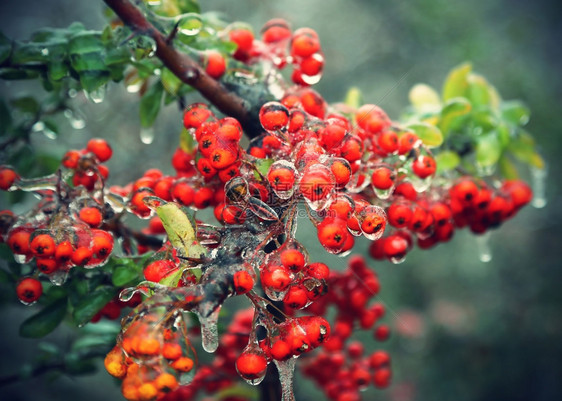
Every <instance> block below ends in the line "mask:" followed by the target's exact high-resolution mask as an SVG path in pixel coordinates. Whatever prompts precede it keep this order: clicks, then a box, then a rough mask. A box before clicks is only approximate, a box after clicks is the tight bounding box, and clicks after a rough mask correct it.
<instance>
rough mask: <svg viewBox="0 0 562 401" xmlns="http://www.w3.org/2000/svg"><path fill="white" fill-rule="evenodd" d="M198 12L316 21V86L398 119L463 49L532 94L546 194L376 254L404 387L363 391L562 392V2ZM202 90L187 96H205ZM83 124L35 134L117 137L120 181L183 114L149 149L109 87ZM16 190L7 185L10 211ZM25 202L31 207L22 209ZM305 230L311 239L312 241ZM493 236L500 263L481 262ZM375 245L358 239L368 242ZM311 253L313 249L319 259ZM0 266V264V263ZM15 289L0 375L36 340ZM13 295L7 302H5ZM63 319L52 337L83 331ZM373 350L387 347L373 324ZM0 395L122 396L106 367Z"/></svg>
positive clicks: (528, 99) (35, 15) (19, 20)
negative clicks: (495, 219)
mask: <svg viewBox="0 0 562 401" xmlns="http://www.w3.org/2000/svg"><path fill="white" fill-rule="evenodd" d="M200 3H201V6H202V9H203V11H210V10H217V11H219V12H222V13H223V14H224V15H225V18H227V19H229V20H233V21H234V20H241V21H247V22H249V23H250V24H251V25H252V26H253V27H254V29H255V30H256V31H258V30H259V28H260V27H261V26H262V25H263V24H264V23H265V22H266V21H267V20H268V19H270V18H273V17H283V18H286V19H287V20H288V21H290V22H291V23H292V25H293V27H301V26H309V27H312V28H314V29H316V30H317V32H318V33H319V35H320V38H321V42H322V48H323V50H324V52H325V56H326V59H327V63H326V68H325V73H324V77H323V79H322V81H321V82H320V83H319V84H318V85H317V87H316V88H317V90H318V91H319V92H320V93H322V94H323V95H324V96H325V98H326V99H327V100H328V101H330V102H336V101H339V100H341V99H342V98H343V96H344V95H345V93H346V90H347V89H348V88H349V87H350V86H357V87H359V88H360V89H361V90H362V92H363V96H364V100H365V101H366V102H369V103H377V104H379V105H380V106H382V107H383V108H384V109H385V110H387V111H388V113H389V114H390V116H391V117H394V118H397V117H398V116H399V115H400V112H401V110H402V109H403V107H404V106H406V105H407V93H408V90H409V88H410V87H411V86H412V85H414V84H415V83H418V82H425V83H428V84H430V85H432V86H434V87H436V88H440V87H441V83H442V81H443V78H444V77H445V75H446V73H447V71H448V70H450V69H451V68H452V67H454V66H456V65H458V64H460V63H461V62H463V61H466V60H469V61H472V63H473V65H474V69H475V70H476V71H477V72H480V73H482V74H483V75H484V76H486V77H487V78H488V79H489V80H490V82H492V83H493V84H495V86H496V87H497V88H498V89H499V92H500V94H501V95H502V97H503V98H504V99H515V98H518V99H522V100H523V101H524V102H525V103H526V104H527V105H528V106H529V107H530V108H531V110H532V112H533V113H532V116H531V121H530V123H529V125H528V129H529V131H530V132H532V133H533V134H534V135H535V137H536V138H537V142H538V143H540V144H541V147H542V154H543V155H544V157H545V159H546V160H547V161H548V164H549V172H550V174H549V176H548V179H547V198H548V204H547V205H546V207H544V208H542V209H533V208H531V207H527V208H525V209H524V210H523V211H522V212H521V213H520V214H519V215H518V216H517V217H516V218H515V219H514V220H511V221H509V222H507V223H506V224H504V225H503V226H502V227H501V228H500V229H499V230H496V231H494V232H492V233H491V235H490V237H489V238H487V239H485V240H481V241H480V243H478V242H477V240H476V239H475V238H474V237H473V236H471V235H469V234H468V233H466V232H457V233H456V235H455V238H454V239H453V240H452V241H451V242H450V243H448V244H446V245H440V246H439V247H437V248H435V249H433V250H431V251H419V250H416V251H414V252H412V253H411V254H410V255H409V256H408V259H407V260H406V262H404V263H403V264H401V265H397V266H395V265H391V264H390V263H383V262H374V261H371V262H370V265H371V266H372V267H374V268H375V269H376V270H377V272H378V273H379V275H380V276H381V282H382V291H381V294H380V297H379V299H380V300H381V301H383V302H384V303H385V304H386V306H387V308H388V313H387V317H386V321H387V322H388V323H390V324H391V325H392V326H393V327H394V332H393V336H392V338H391V340H390V341H388V342H386V343H385V344H383V345H382V348H385V349H388V350H389V351H390V352H391V354H392V356H393V362H392V364H393V373H394V384H393V385H392V386H391V388H390V389H388V390H386V391H376V390H373V389H372V388H371V389H369V390H368V391H367V392H366V393H365V396H364V399H365V400H372V399H373V400H375V399H376V400H392V401H409V400H456V401H465V400H466V401H469V400H470V401H472V400H494V401H501V400H545V401H546V400H548V401H552V400H561V399H562V380H561V378H562V341H561V339H562V309H561V307H562V289H561V286H562V263H561V259H562V252H561V249H562V215H561V211H562V201H561V186H560V185H559V183H560V176H559V174H560V173H561V172H562V169H561V167H562V166H561V162H560V157H559V155H560V154H561V153H562V121H561V116H562V113H561V112H562V108H561V106H560V104H561V102H560V99H561V95H562V79H561V74H562V54H561V52H562V46H561V45H560V44H561V43H562V24H561V21H562V3H560V2H558V1H554V0H552V1H549V0H538V1H534V2H529V1H524V0H473V1H458V0H427V1H403V0H395V1H367V0H362V1H361V0H346V1H343V0H290V1H272V0H265V1H263V0H246V1H231V0H201V1H200ZM102 10H103V7H102V2H101V1H93V0H50V1H38V0H18V1H10V2H8V1H4V2H0V29H1V30H2V31H3V32H4V33H5V34H6V35H8V36H9V37H12V38H18V39H25V38H27V37H29V35H30V34H31V32H33V31H34V30H36V29H38V28H40V27H43V26H52V27H66V26H68V25H69V24H70V23H71V22H72V21H82V22H84V24H85V25H86V26H87V27H89V28H92V29H100V28H102V27H103V25H104V22H105V20H104V17H103V14H102ZM37 90H38V89H37V88H36V87H33V86H30V85H28V84H20V83H18V82H13V83H11V84H10V85H7V84H6V83H5V82H0V92H1V94H2V96H5V97H9V96H12V95H21V94H23V93H26V92H30V91H37ZM196 99H197V97H196V96H193V98H192V99H190V100H196ZM77 102H82V103H81V104H79V107H80V110H81V111H82V113H83V114H84V115H85V117H86V118H87V125H86V127H85V128H84V129H82V130H76V129H73V128H72V127H71V125H70V124H68V123H67V124H66V125H64V124H62V125H61V127H63V129H62V133H61V135H60V139H59V140H57V141H49V140H48V139H46V138H42V137H36V138H34V143H33V144H34V146H37V147H40V148H41V149H43V150H44V152H45V153H47V154H50V155H52V156H54V157H57V158H60V157H61V156H62V154H63V153H64V151H65V150H66V149H68V148H69V147H71V148H73V147H82V146H83V144H84V143H85V141H86V138H88V137H91V136H99V137H103V138H107V139H109V140H111V144H112V146H113V147H114V150H115V152H116V157H114V158H113V159H112V160H111V161H110V162H109V166H110V169H111V171H112V178H111V180H112V182H114V183H123V182H126V181H130V180H132V179H134V178H136V177H138V176H140V175H141V174H142V172H143V171H144V170H145V169H146V168H149V167H159V168H161V169H162V170H163V171H164V172H167V173H171V172H172V171H171V166H170V165H169V160H170V156H171V154H172V151H173V149H174V148H175V146H176V145H177V138H178V136H177V135H178V133H179V130H180V111H179V110H177V108H176V107H174V106H169V107H167V108H166V109H165V110H164V112H163V113H161V115H160V116H159V118H158V120H157V122H156V125H155V138H154V141H153V143H152V144H151V145H147V144H144V143H143V142H142V141H141V140H140V137H139V131H140V126H139V122H138V99H137V98H136V97H135V95H131V94H128V93H127V92H126V91H125V90H124V89H123V88H122V87H118V86H117V85H114V86H113V87H110V90H109V92H108V93H107V95H106V100H105V101H104V102H102V103H101V104H95V105H94V104H90V103H88V102H87V101H86V100H80V99H77ZM7 201H8V198H7V197H6V196H4V195H2V197H0V202H2V208H5V207H7V205H6V203H7ZM13 208H15V209H16V210H17V211H22V210H21V209H23V208H24V206H22V205H15V206H14V207H13ZM310 233H311V231H310V227H307V225H306V223H305V221H304V220H303V224H302V226H301V230H300V237H301V238H302V239H303V241H304V242H305V243H306V245H307V246H308V247H309V250H310V252H311V254H313V255H316V256H317V257H318V259H319V260H323V261H326V262H327V263H329V264H330V266H332V267H334V268H337V267H338V266H343V265H344V263H345V261H344V260H342V259H340V258H336V257H331V256H330V255H326V254H325V252H324V251H323V250H322V249H321V247H320V246H319V244H318V243H317V241H316V239H315V235H311V234H310ZM310 238H313V239H312V240H310ZM484 242H485V243H486V244H488V245H489V246H490V247H491V249H492V252H493V260H492V261H491V262H489V263H482V262H480V260H479V246H481V245H482V243H484ZM367 247H368V244H367V243H366V242H359V243H358V244H357V247H356V250H357V252H359V253H364V254H366V252H367ZM316 256H315V257H316ZM0 263H1V262H0ZM14 298H15V296H14V294H13V290H11V289H9V288H8V289H6V288H4V287H2V294H0V299H1V300H2V304H1V305H0V320H1V322H2V323H1V324H0V375H1V376H5V375H8V374H10V373H13V372H15V371H18V370H19V369H20V368H22V367H23V366H25V364H26V361H29V360H30V359H31V358H33V357H34V356H36V355H37V353H38V352H39V351H38V342H37V341H32V340H23V339H21V338H18V336H17V329H18V325H19V323H21V321H23V320H24V319H25V317H26V316H28V315H29V314H30V313H31V312H30V311H29V310H28V309H26V308H25V307H23V306H21V305H14V303H13V299H14ZM8 301H10V302H8ZM73 335H74V334H73V330H72V329H71V328H68V327H67V328H61V329H59V330H58V331H57V332H56V333H54V334H53V335H51V336H50V337H49V340H52V341H55V342H59V343H64V342H65V341H68V340H69V339H70V338H72V337H73ZM361 338H362V339H364V340H365V341H366V342H367V348H368V349H370V350H372V349H375V348H377V347H381V345H380V343H379V344H376V343H375V342H374V341H372V338H371V335H370V334H369V333H366V334H364V335H363V336H362V337H361ZM296 391H297V399H298V400H301V401H302V400H314V399H322V395H321V393H319V392H318V391H317V390H316V389H315V388H314V386H312V385H311V384H310V383H309V382H307V381H305V380H302V378H301V377H297V381H296ZM0 399H2V400H14V401H19V400H22V401H23V400H37V399H41V400H75V399H80V400H120V399H121V395H120V393H119V389H118V386H117V385H116V384H115V383H114V382H113V381H112V380H111V379H110V378H109V376H108V375H107V374H106V373H105V372H103V371H101V372H100V373H98V374H96V375H92V376H87V377H78V378H68V377H60V376H58V377H57V376H56V375H54V374H49V375H45V376H42V377H40V378H36V379H32V380H29V381H23V382H20V383H17V384H12V385H8V386H4V387H0Z"/></svg>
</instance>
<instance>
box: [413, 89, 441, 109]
mask: <svg viewBox="0 0 562 401" xmlns="http://www.w3.org/2000/svg"><path fill="white" fill-rule="evenodd" d="M408 98H409V99H410V103H412V105H413V106H414V107H415V108H416V109H418V110H427V109H428V108H429V109H433V108H437V107H439V106H440V105H441V99H439V94H438V93H437V91H436V90H435V89H433V88H432V87H431V86H429V85H426V84H416V85H414V86H413V87H412V89H410V93H409V94H408Z"/></svg>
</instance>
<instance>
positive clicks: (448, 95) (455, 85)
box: [443, 63, 472, 101]
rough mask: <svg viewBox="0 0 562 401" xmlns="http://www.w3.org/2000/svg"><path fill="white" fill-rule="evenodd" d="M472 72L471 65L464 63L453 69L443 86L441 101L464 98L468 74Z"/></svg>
mask: <svg viewBox="0 0 562 401" xmlns="http://www.w3.org/2000/svg"><path fill="white" fill-rule="evenodd" d="M470 71H472V64H470V63H464V64H461V65H460V66H458V67H456V68H453V69H452V70H451V72H449V75H447V78H446V79H445V83H444V84H443V100H444V101H447V100H449V99H452V98H454V97H465V96H466V90H467V89H468V81H467V78H468V74H469V73H470Z"/></svg>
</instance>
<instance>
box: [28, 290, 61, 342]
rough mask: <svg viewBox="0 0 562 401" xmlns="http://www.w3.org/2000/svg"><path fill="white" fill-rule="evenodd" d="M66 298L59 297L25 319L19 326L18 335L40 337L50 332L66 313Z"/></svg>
mask: <svg viewBox="0 0 562 401" xmlns="http://www.w3.org/2000/svg"><path fill="white" fill-rule="evenodd" d="M67 304H68V302H67V298H66V297H64V298H60V299H57V300H56V301H54V302H52V303H50V304H48V305H46V306H45V307H44V308H43V309H41V310H40V311H39V312H38V313H36V314H35V315H33V316H31V317H29V318H28V319H26V320H25V321H24V322H23V323H22V324H21V326H20V330H19V333H20V336H22V337H25V338H40V337H44V336H46V335H47V334H49V333H50V332H52V331H53V330H54V329H55V328H56V327H57V326H58V325H59V324H60V322H62V319H64V317H65V315H66V308H67Z"/></svg>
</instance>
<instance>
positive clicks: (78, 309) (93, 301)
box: [72, 286, 117, 326]
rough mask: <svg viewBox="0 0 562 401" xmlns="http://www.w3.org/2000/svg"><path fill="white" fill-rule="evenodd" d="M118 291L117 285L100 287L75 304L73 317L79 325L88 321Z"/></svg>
mask: <svg viewBox="0 0 562 401" xmlns="http://www.w3.org/2000/svg"><path fill="white" fill-rule="evenodd" d="M116 293H117V288H115V287H108V286H105V287H99V288H97V289H96V290H94V291H93V292H91V293H90V294H89V295H88V296H87V297H85V298H82V299H81V300H80V301H79V302H78V304H77V305H75V306H74V310H73V312H72V317H73V319H74V323H75V324H76V325H78V326H81V325H83V324H86V323H88V322H89V321H90V320H92V318H93V317H94V315H95V314H96V313H98V312H99V311H100V310H101V309H102V308H103V307H104V306H105V305H106V304H107V303H108V302H109V301H111V300H112V299H113V297H114V296H115V295H116Z"/></svg>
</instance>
